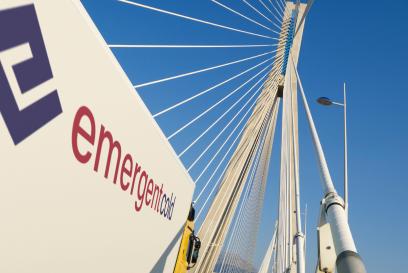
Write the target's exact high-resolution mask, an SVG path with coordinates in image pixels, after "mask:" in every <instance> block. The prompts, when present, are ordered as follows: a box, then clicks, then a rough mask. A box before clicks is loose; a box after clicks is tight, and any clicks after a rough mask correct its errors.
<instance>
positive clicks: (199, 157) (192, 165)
mask: <svg viewBox="0 0 408 273" xmlns="http://www.w3.org/2000/svg"><path fill="white" fill-rule="evenodd" d="M258 90H259V89H258ZM249 100H251V99H249ZM255 103H256V100H255V101H254V102H253V104H252V105H251V106H250V107H249V109H248V110H247V112H246V113H245V114H244V116H242V118H241V120H240V121H239V123H238V124H237V126H236V127H235V128H234V130H233V131H232V132H231V134H230V135H229V136H228V138H227V139H226V140H225V142H224V143H223V145H222V147H224V145H225V143H226V142H227V141H228V140H229V138H230V137H231V135H232V133H233V132H235V130H236V129H237V128H238V126H239V125H240V124H241V122H242V121H243V120H244V118H245V117H246V116H247V114H248V113H249V111H250V110H251V108H252V106H253V105H254V104H255ZM243 109H244V107H242V108H241V109H240V110H239V112H238V113H237V114H236V115H235V116H234V117H233V118H232V119H231V121H230V122H229V123H228V124H227V125H226V126H225V127H224V129H222V131H221V132H219V133H218V135H217V136H216V137H215V138H214V139H213V141H212V142H211V143H210V144H209V145H208V146H207V147H206V148H205V149H204V150H203V151H202V152H201V154H200V155H199V156H198V157H197V158H196V160H194V162H193V163H191V165H190V166H189V167H188V169H187V171H190V170H191V169H192V168H193V167H194V166H195V164H196V163H197V162H198V161H199V160H200V159H201V157H202V156H203V155H204V154H205V153H206V152H207V151H208V149H210V148H211V146H212V145H213V144H214V143H215V141H217V139H218V138H219V137H220V136H221V134H222V133H223V132H224V131H225V130H226V129H227V128H228V127H229V126H230V124H231V123H232V121H234V119H235V118H236V117H237V116H238V114H239V113H240V112H241V111H242V110H243ZM222 147H220V149H222ZM210 161H211V160H210Z"/></svg>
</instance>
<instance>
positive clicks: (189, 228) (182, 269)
mask: <svg viewBox="0 0 408 273" xmlns="http://www.w3.org/2000/svg"><path fill="white" fill-rule="evenodd" d="M194 217H195V210H194V208H193V206H191V208H190V212H189V214H188V218H187V221H186V225H185V226H184V231H183V236H182V238H181V244H180V249H179V252H178V255H177V261H176V266H175V268H174V273H186V272H187V271H188V270H189V269H190V268H193V267H194V266H195V264H196V263H197V259H198V252H199V250H200V247H201V242H200V239H199V238H198V237H197V236H195V234H194Z"/></svg>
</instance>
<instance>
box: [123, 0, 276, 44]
mask: <svg viewBox="0 0 408 273" xmlns="http://www.w3.org/2000/svg"><path fill="white" fill-rule="evenodd" d="M117 1H118V2H122V3H125V4H129V5H133V6H138V7H142V8H145V9H149V10H153V11H157V12H160V13H164V14H168V15H173V16H176V17H180V18H183V19H187V20H190V21H194V22H198V23H202V24H206V25H210V26H214V27H218V28H222V29H227V30H231V31H235V32H240V33H244V34H248V35H252V36H257V37H262V38H267V39H275V38H273V37H270V36H266V35H262V34H258V33H254V32H250V31H246V30H242V29H238V28H233V27H229V26H224V25H220V24H217V23H213V22H209V21H205V20H201V19H197V18H193V17H190V16H186V15H182V14H179V13H175V12H171V11H167V10H163V9H159V8H155V7H152V6H147V5H143V4H140V3H136V2H133V1H128V0H117Z"/></svg>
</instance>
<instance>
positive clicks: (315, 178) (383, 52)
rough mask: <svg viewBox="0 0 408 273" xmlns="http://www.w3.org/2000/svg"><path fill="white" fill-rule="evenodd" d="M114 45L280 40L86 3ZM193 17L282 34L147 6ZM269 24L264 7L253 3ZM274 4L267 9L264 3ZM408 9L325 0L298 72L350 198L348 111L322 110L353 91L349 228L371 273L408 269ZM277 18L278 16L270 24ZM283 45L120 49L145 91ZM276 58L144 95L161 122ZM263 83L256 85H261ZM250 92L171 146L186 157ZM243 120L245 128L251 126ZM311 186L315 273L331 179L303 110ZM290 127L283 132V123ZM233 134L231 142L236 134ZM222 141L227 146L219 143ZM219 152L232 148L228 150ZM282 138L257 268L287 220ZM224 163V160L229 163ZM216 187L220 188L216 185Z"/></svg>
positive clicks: (312, 18)
mask: <svg viewBox="0 0 408 273" xmlns="http://www.w3.org/2000/svg"><path fill="white" fill-rule="evenodd" d="M82 2H83V3H84V4H85V7H86V8H87V10H88V12H89V13H90V15H91V16H92V18H93V19H94V21H95V23H96V25H97V26H98V28H99V29H100V31H101V33H102V35H103V36H104V38H105V40H106V42H107V43H108V44H274V43H275V40H273V39H266V38H262V37H257V36H252V35H247V34H243V33H237V32H232V31H228V30H223V29H219V28H216V27H212V26H208V25H203V24H200V23H195V22H191V21H187V20H184V19H181V18H176V17H173V16H170V15H165V14H159V13H157V12H154V11H148V10H145V9H143V8H140V7H134V6H130V5H126V4H123V3H119V2H117V1H115V0H97V1H96V0H83V1H82ZM138 2H139V3H144V4H147V5H151V6H154V7H158V8H162V9H165V10H170V11H173V12H177V13H181V14H184V15H188V16H191V17H195V18H199V19H203V20H208V21H212V22H216V23H219V24H224V25H228V26H232V27H236V28H240V29H244V30H247V31H251V32H255V33H259V34H262V35H270V36H271V37H276V35H275V34H274V33H272V32H269V31H268V30H266V29H264V28H262V27H260V26H258V25H256V24H253V23H251V22H249V21H246V20H244V19H243V18H241V17H239V16H237V15H234V14H232V13H229V12H228V11H226V10H224V9H222V8H221V7H219V6H217V5H215V4H214V3H212V2H210V1H207V0H201V1H180V0H179V1H159V0H150V1H146V0H145V1H143V0H140V1H138ZM221 2H222V3H224V4H226V5H229V6H231V7H233V8H234V9H236V10H239V11H240V12H242V13H244V14H245V15H248V16H250V17H251V18H253V19H255V20H256V21H258V22H260V23H262V24H264V25H267V26H268V27H271V28H272V29H273V28H274V27H273V26H272V25H271V24H270V22H268V21H266V20H265V19H264V18H262V17H260V16H259V15H258V14H256V13H255V12H254V11H252V10H250V9H249V8H248V6H245V4H243V3H242V2H241V1H232V0H229V1H227V0H224V1H221ZM250 2H251V3H253V4H254V6H256V7H257V8H259V10H261V11H262V12H264V14H268V13H267V11H266V10H265V9H263V10H262V8H263V7H262V6H261V5H260V4H259V1H256V0H251V1H250ZM265 2H268V1H265ZM407 8H408V4H407V3H406V2H405V1H402V0H396V1H392V2H388V1H351V0H347V1H319V0H317V1H315V4H314V6H313V8H312V10H311V12H310V14H309V16H308V18H307V20H306V25H305V30H304V35H303V42H302V48H301V57H300V61H299V67H298V70H299V73H300V75H301V77H302V80H303V85H304V88H305V91H306V93H307V96H308V98H309V103H310V106H311V110H312V113H313V115H314V118H315V122H316V124H317V128H318V131H319V134H320V138H321V141H322V144H323V147H324V149H325V152H326V157H327V160H328V163H329V167H330V169H331V173H332V176H333V180H334V181H335V183H336V186H337V188H338V190H339V192H340V193H342V181H343V146H342V145H343V138H342V137H343V132H342V118H343V113H342V109H341V108H337V107H322V106H319V105H317V104H316V103H315V99H316V98H317V97H319V96H328V97H331V98H333V99H334V100H338V101H341V100H342V83H343V81H346V82H347V85H348V108H349V112H348V124H349V127H348V130H349V182H350V226H351V228H352V232H353V235H354V238H355V241H356V244H357V248H358V250H359V252H360V254H361V255H362V257H363V259H364V260H365V262H366V266H367V268H368V272H371V273H380V272H402V271H401V270H403V268H407V267H408V262H407V259H406V258H405V256H406V254H407V251H406V249H405V245H406V244H408V239H407V237H406V235H405V233H406V229H405V228H404V227H405V226H406V225H407V224H408V220H407V219H408V217H407V216H408V215H407V213H406V211H407V209H408V205H407V202H405V198H406V197H405V193H406V192H407V190H408V179H407V174H406V169H405V168H406V167H407V166H408V165H407V163H408V160H407V158H406V155H407V154H408V144H407V138H408V122H407V118H408V107H407V106H406V102H407V101H408V92H407V91H408V90H407V89H408V87H407V84H406V82H405V79H406V75H405V74H406V72H407V68H406V64H405V63H406V61H408V52H407V50H406V49H407V48H408V38H407V35H406V34H407V26H408V24H407V23H406V21H405V19H404V18H405V17H406V13H405V11H406V10H407ZM271 19H272V18H271ZM273 49H274V47H269V48H268V47H261V48H238V49H220V48H217V49H113V52H114V54H115V55H116V57H117V58H118V60H119V62H120V63H121V65H122V67H123V69H124V70H125V71H126V73H127V74H128V76H129V79H130V80H131V81H132V82H133V83H134V84H135V85H137V84H141V83H145V82H150V81H153V80H157V79H161V78H165V77H169V76H174V75H178V74H182V73H186V72H190V71H194V70H197V69H201V68H205V67H210V66H214V65H218V64H223V63H226V62H231V61H234V60H239V59H242V58H246V57H250V56H255V55H258V54H262V53H265V52H268V51H270V50H273ZM263 60H266V57H265V56H262V57H259V58H255V59H252V60H249V61H246V62H242V63H239V64H235V65H231V66H228V67H225V68H220V69H216V70H212V71H209V72H206V73H200V74H197V75H193V76H189V77H185V78H181V79H177V80H173V81H168V82H163V83H160V84H155V85H151V86H146V87H143V88H139V89H138V93H139V94H140V96H141V97H142V98H143V100H144V101H145V103H146V104H147V106H148V107H149V109H150V110H151V112H152V113H157V112H158V111H160V110H162V109H164V108H166V107H168V106H170V105H172V104H174V103H176V102H178V101H180V100H182V99H185V98H188V97H190V96H192V95H193V94H196V93H198V92H200V91H202V90H205V89H206V88H208V87H210V86H212V85H215V84H217V83H219V82H221V81H224V80H226V79H227V78H229V77H232V76H234V75H236V74H238V73H240V72H242V71H244V70H246V69H249V68H251V67H253V66H254V65H256V64H257V63H260V62H261V61H263ZM264 67H265V65H261V66H259V67H257V68H256V69H254V70H252V71H250V72H248V73H247V74H245V75H243V76H242V77H240V78H237V79H236V80H233V81H231V82H229V83H227V84H226V85H223V86H222V87H221V88H218V89H216V90H214V92H210V93H208V94H206V95H205V96H202V97H200V98H199V99H197V100H196V101H193V102H191V103H189V104H187V105H185V106H183V107H180V108H177V109H175V110H174V111H171V112H169V113H168V114H165V115H163V116H161V117H159V118H158V119H157V121H158V123H159V125H160V126H161V128H162V129H163V132H164V133H165V135H167V136H168V135H170V134H171V133H173V132H174V131H176V130H177V129H178V128H180V127H181V126H182V125H183V124H185V123H186V122H188V121H189V120H191V119H192V118H193V117H194V116H196V115H198V114H199V113H201V112H202V111H204V110H205V109H207V108H208V107H210V106H211V105H213V104H214V103H215V102H216V101H218V100H219V99H221V98H222V97H224V96H225V95H226V94H228V93H229V92H231V91H232V90H234V89H235V88H237V87H238V86H239V85H240V84H242V83H244V82H245V81H247V80H249V79H250V78H251V77H252V76H254V75H255V74H256V73H258V72H259V71H261V70H262V68H264ZM262 75H263V74H262V73H261V74H260V75H259V76H257V77H256V78H255V79H254V80H255V81H256V80H257V79H260V77H261V76H262ZM255 81H252V82H250V83H248V85H246V86H245V87H244V88H242V90H239V91H237V92H236V93H235V94H234V95H232V96H231V97H230V98H228V99H227V100H226V101H225V102H224V103H223V104H221V105H220V106H219V107H216V108H214V110H213V111H211V112H210V113H208V115H206V116H205V118H203V119H200V120H199V121H197V123H195V124H194V125H193V126H191V127H189V128H187V129H186V130H184V131H183V132H181V133H180V134H179V135H177V136H176V137H174V138H173V139H172V140H171V144H172V145H173V147H174V149H175V151H176V152H177V153H180V152H181V151H182V150H183V149H184V148H185V147H186V146H187V145H188V144H189V143H191V141H192V140H193V139H195V138H196V137H197V136H198V135H199V133H200V132H201V131H202V130H203V129H205V128H207V127H208V126H209V125H211V124H212V122H213V121H214V120H216V119H217V117H219V116H220V115H222V114H223V113H224V112H225V111H226V110H227V109H228V107H229V106H230V105H232V104H233V103H234V102H235V101H236V100H238V99H239V98H240V97H241V96H242V95H243V94H244V93H245V92H246V91H247V90H248V89H249V88H250V87H251V86H252V85H253V84H254V83H255ZM245 102H246V99H243V100H242V102H240V103H238V105H237V106H236V107H235V108H234V109H233V110H232V111H231V112H230V113H229V114H228V115H227V116H226V117H225V119H223V120H221V121H220V122H219V124H217V125H216V126H214V128H213V129H212V130H211V131H209V133H208V134H207V135H206V136H205V137H203V138H202V139H201V140H200V141H199V142H197V144H196V145H195V146H193V147H192V148H191V149H190V150H189V151H188V152H187V153H186V154H185V155H184V156H183V157H182V161H183V162H184V163H185V164H186V166H189V165H190V164H191V163H192V162H193V161H194V159H195V158H197V156H198V154H199V153H200V152H201V151H202V150H203V149H204V148H205V147H206V146H207V145H208V143H209V142H210V141H211V140H212V139H213V138H214V137H215V136H216V135H217V134H218V132H220V130H222V129H223V128H224V127H225V126H226V124H227V123H228V121H229V120H231V118H232V117H233V116H234V115H235V113H237V111H239V109H240V107H243V105H244V103H245ZM244 112H245V111H243V112H242V113H241V114H240V116H238V117H237V119H236V121H235V123H234V124H236V122H237V121H238V120H239V119H240V117H242V116H243V114H244ZM299 113H300V116H299V132H300V139H299V142H300V178H301V190H302V196H301V202H302V207H304V206H305V204H306V203H307V204H308V234H307V235H308V251H307V256H308V259H307V261H308V264H307V272H313V269H314V267H315V263H316V223H317V217H318V210H319V201H320V199H321V197H322V192H321V187H320V178H319V174H318V170H317V165H316V161H315V156H314V151H313V146H312V142H311V139H310V134H309V131H308V127H307V123H306V120H305V115H304V111H303V108H302V106H300V111H299ZM278 124H280V122H278ZM232 128H233V125H232V127H231V128H228V129H227V130H226V131H225V135H223V136H226V135H228V134H229V132H231V131H232ZM220 139H225V137H224V138H220ZM217 143H218V145H220V144H221V143H222V140H220V141H219V142H217ZM279 144H280V130H277V132H276V136H275V143H274V151H273V154H272V160H271V169H270V172H271V173H270V180H269V184H268V187H267V193H266V197H265V207H264V211H263V217H262V219H263V220H262V225H261V229H260V235H261V236H260V238H261V239H260V240H259V244H258V247H257V262H258V263H259V261H260V260H261V258H262V255H263V252H264V251H265V249H266V246H267V244H268V243H269V238H270V237H271V235H272V230H271V227H272V223H273V221H274V219H275V217H276V214H277V207H276V205H277V202H276V201H277V184H278V180H277V179H278V174H279V167H278V165H279V153H280V151H279ZM217 147H218V146H217V145H214V147H213V148H211V149H210V150H209V152H208V155H205V156H204V157H203V158H202V160H201V161H200V162H199V163H198V164H197V165H196V166H195V167H194V168H193V169H192V170H191V172H190V174H191V176H192V178H193V179H195V178H196V177H197V176H198V175H199V173H200V172H201V170H202V169H203V168H204V167H205V164H206V161H208V160H209V159H210V158H211V156H212V155H213V154H214V153H215V151H216V150H217ZM221 154H222V153H221ZM221 156H222V155H221ZM219 158H220V157H217V158H216V159H215V160H214V164H213V166H210V168H209V170H208V172H207V173H205V174H204V175H203V176H202V178H201V181H199V182H198V183H197V189H198V190H199V189H201V188H202V187H203V185H204V184H205V181H206V180H207V179H208V178H209V177H210V175H211V172H212V170H214V168H215V165H216V164H215V163H217V162H218V161H217V160H219ZM209 187H210V186H209Z"/></svg>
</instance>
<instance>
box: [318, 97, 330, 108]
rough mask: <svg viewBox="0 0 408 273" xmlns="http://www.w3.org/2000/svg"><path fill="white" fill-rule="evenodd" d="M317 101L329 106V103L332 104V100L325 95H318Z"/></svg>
mask: <svg viewBox="0 0 408 273" xmlns="http://www.w3.org/2000/svg"><path fill="white" fill-rule="evenodd" d="M317 102H318V103H319V104H321V105H324V106H329V105H332V104H333V102H332V101H331V99H329V98H326V97H320V98H318V99H317Z"/></svg>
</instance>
